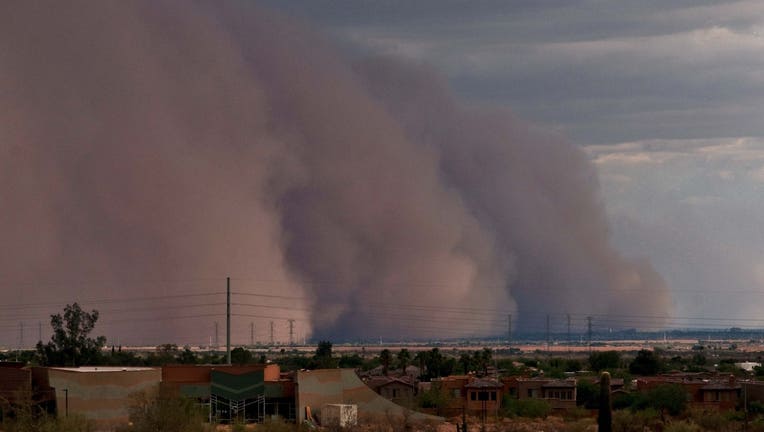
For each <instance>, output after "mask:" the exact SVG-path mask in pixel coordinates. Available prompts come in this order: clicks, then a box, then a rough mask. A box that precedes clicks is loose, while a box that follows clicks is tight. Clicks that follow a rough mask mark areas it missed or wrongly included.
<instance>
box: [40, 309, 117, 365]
mask: <svg viewBox="0 0 764 432" xmlns="http://www.w3.org/2000/svg"><path fill="white" fill-rule="evenodd" d="M97 321H98V311H97V310H95V309H94V310H92V311H91V312H89V313H88V312H86V311H83V310H82V308H80V305H79V304H77V303H73V304H71V305H66V307H65V308H64V315H63V316H62V315H61V314H55V315H51V316H50V326H51V327H52V328H53V336H51V341H50V342H48V343H47V344H44V345H43V343H42V341H40V342H38V343H37V357H38V361H39V362H40V364H41V365H43V366H80V365H85V364H93V363H95V362H97V360H98V358H99V356H100V354H101V349H102V348H103V347H104V345H106V338H105V337H103V336H98V337H97V338H91V337H89V336H88V335H90V333H91V332H92V331H93V329H94V328H95V324H96V322H97Z"/></svg>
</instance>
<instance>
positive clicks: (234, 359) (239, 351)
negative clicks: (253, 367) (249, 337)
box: [231, 347, 254, 364]
mask: <svg viewBox="0 0 764 432" xmlns="http://www.w3.org/2000/svg"><path fill="white" fill-rule="evenodd" d="M253 358H254V357H253V356H252V352H251V351H250V350H248V349H244V348H242V347H236V348H234V349H232V350H231V363H233V364H248V363H252V360H253Z"/></svg>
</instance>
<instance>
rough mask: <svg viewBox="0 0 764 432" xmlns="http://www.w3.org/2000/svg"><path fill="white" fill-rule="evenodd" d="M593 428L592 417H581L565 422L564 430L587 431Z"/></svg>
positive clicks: (568, 431)
mask: <svg viewBox="0 0 764 432" xmlns="http://www.w3.org/2000/svg"><path fill="white" fill-rule="evenodd" d="M593 428H594V419H591V418H581V419H578V420H576V421H574V422H570V423H566V424H565V432H587V431H591V430H593Z"/></svg>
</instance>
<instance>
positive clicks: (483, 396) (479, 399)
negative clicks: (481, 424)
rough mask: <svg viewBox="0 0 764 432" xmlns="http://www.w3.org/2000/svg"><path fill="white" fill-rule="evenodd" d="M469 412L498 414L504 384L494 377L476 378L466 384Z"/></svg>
mask: <svg viewBox="0 0 764 432" xmlns="http://www.w3.org/2000/svg"><path fill="white" fill-rule="evenodd" d="M464 391H465V398H466V401H467V403H466V407H467V412H470V413H480V414H482V415H484V416H485V415H496V414H498V412H499V408H500V407H501V398H502V396H503V394H502V393H503V391H504V384H502V383H500V382H499V381H496V380H492V379H475V380H473V381H471V382H470V383H469V384H467V385H465V386H464Z"/></svg>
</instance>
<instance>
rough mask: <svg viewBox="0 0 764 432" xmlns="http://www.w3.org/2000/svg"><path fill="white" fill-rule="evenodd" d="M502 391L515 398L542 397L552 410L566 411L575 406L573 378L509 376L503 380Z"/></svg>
mask: <svg viewBox="0 0 764 432" xmlns="http://www.w3.org/2000/svg"><path fill="white" fill-rule="evenodd" d="M503 384H504V391H505V392H506V394H508V395H509V396H510V397H512V398H515V399H520V400H524V399H542V400H545V401H547V402H548V403H549V405H550V407H551V408H552V410H553V411H567V410H572V409H574V408H575V407H576V384H577V381H576V379H575V378H568V379H564V380H558V379H553V378H524V377H510V378H505V379H504V380H503Z"/></svg>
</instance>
